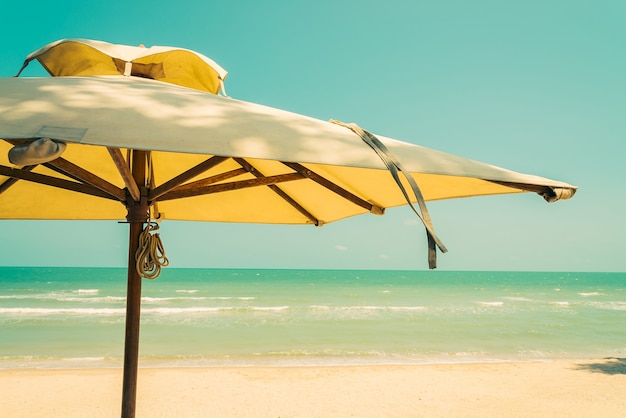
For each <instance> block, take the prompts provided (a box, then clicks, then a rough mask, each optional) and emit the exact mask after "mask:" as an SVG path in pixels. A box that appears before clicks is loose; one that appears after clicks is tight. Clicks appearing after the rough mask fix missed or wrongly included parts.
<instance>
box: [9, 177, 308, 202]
mask: <svg viewBox="0 0 626 418" xmlns="http://www.w3.org/2000/svg"><path fill="white" fill-rule="evenodd" d="M0 174H1V173H0ZM303 178H304V177H302V175H300V174H298V173H290V174H281V175H278V176H268V177H263V178H256V179H250V180H240V181H233V182H230V183H220V184H214V185H210V186H204V187H197V188H194V189H187V190H178V189H174V190H172V191H171V192H168V193H166V194H164V195H162V196H161V197H160V198H159V201H163V200H172V199H182V198H185V197H193V196H200V195H206V194H213V193H221V192H228V191H232V190H241V189H247V188H250V187H259V186H267V185H269V184H277V183H284V182H286V181H294V180H302V179H303Z"/></svg>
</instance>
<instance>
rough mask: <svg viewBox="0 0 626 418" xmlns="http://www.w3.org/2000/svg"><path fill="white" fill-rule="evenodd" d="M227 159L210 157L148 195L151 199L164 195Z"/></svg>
mask: <svg viewBox="0 0 626 418" xmlns="http://www.w3.org/2000/svg"><path fill="white" fill-rule="evenodd" d="M227 159H228V158H227V157H220V156H217V155H216V156H213V157H211V158H209V159H208V160H205V161H203V162H201V163H200V164H198V165H196V166H194V167H192V168H190V169H189V170H187V171H185V172H184V173H181V174H179V175H178V176H176V177H174V178H172V179H170V180H168V181H166V182H165V183H163V184H161V185H160V186H158V187H157V188H155V189H154V190H152V191H151V192H150V196H149V197H148V199H149V200H156V199H158V198H159V196H161V195H164V194H165V193H167V192H169V191H171V190H173V189H175V188H176V187H177V186H180V185H181V184H183V183H184V182H186V181H188V180H191V179H192V178H194V177H196V176H199V175H200V174H202V173H204V172H205V171H207V170H210V169H211V168H213V167H215V166H216V165H218V164H220V163H222V162H224V161H226V160H227Z"/></svg>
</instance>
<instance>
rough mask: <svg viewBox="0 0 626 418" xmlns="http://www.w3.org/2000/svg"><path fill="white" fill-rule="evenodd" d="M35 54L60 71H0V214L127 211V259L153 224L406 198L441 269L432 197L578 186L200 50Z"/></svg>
mask: <svg viewBox="0 0 626 418" xmlns="http://www.w3.org/2000/svg"><path fill="white" fill-rule="evenodd" d="M32 60H38V61H39V62H40V63H41V64H42V65H43V66H44V67H45V68H46V69H47V71H48V72H49V73H50V74H51V75H53V76H57V77H53V78H7V79H0V138H1V139H0V219H115V220H124V219H125V220H127V221H128V222H129V223H130V237H129V266H131V265H134V264H135V263H136V262H137V260H136V259H135V254H136V253H138V252H141V250H142V249H141V248H140V246H139V240H140V236H141V235H142V230H143V225H144V224H146V223H148V225H149V221H151V220H163V219H178V220H196V221H218V222H253V223H281V224H312V225H317V226H321V225H323V224H326V223H330V222H333V221H337V220H340V219H343V218H346V217H350V216H355V215H360V214H364V213H368V212H369V213H373V214H377V215H382V214H383V213H384V212H385V209H386V208H390V207H395V206H400V205H407V204H408V205H410V206H411V207H412V208H413V210H414V211H415V213H416V214H417V215H418V216H419V217H420V218H421V219H422V221H423V223H424V225H425V227H426V234H427V236H428V241H429V265H430V267H431V268H434V267H435V266H436V263H435V254H436V247H438V248H439V249H440V250H441V251H444V252H445V247H444V246H443V244H442V243H441V242H440V241H439V240H438V238H437V237H436V235H435V232H434V228H433V226H432V223H431V221H430V217H429V216H428V211H427V209H426V204H425V202H427V201H431V200H439V199H450V198H459V197H470V196H481V195H492V194H508V193H522V192H534V193H538V194H539V195H541V196H543V198H544V199H545V200H547V201H549V202H552V201H555V200H559V199H567V198H570V197H572V196H573V195H574V193H575V191H576V187H575V186H572V185H569V184H567V183H563V182H560V181H555V180H550V179H546V178H542V177H538V176H533V175H528V174H522V173H517V172H514V171H510V170H506V169H503V168H500V167H496V166H493V165H489V164H485V163H481V162H477V161H473V160H469V159H466V158H463V157H459V156H455V155H452V154H447V153H443V152H440V151H435V150H432V149H428V148H424V147H421V146H418V145H414V144H409V143H406V142H401V141H397V140H394V139H391V138H386V137H383V136H380V135H373V134H371V133H369V132H367V131H364V130H362V129H361V128H359V127H358V126H357V125H354V124H343V123H341V122H336V121H330V122H327V121H321V120H317V119H313V118H309V117H306V116H303V115H299V114H295V113H291V112H287V111H283V110H279V109H275V108H270V107H266V106H262V105H258V104H254V103H249V102H245V101H240V100H236V99H233V98H230V97H227V96H225V95H223V94H224V93H223V91H224V90H223V81H224V79H225V77H226V74H227V73H226V71H224V70H223V69H222V68H221V67H219V65H217V64H216V63H214V62H213V61H212V60H210V59H209V58H207V57H204V56H203V55H201V54H197V53H195V52H193V51H189V50H184V49H179V48H169V47H152V48H141V47H129V46H123V45H113V44H107V43H104V42H97V41H89V40H84V39H71V40H62V41H58V42H55V43H52V44H50V45H47V46H45V47H43V48H41V49H39V50H38V51H35V52H33V53H32V54H30V55H29V56H28V57H27V59H26V62H25V66H26V65H27V64H28V63H29V62H30V61H32ZM220 91H221V92H222V93H223V94H222V95H219V94H218V93H219V92H220ZM413 204H416V206H414V205H413ZM146 230H147V231H148V232H149V226H148V227H147V228H146ZM156 256H158V254H157V255H156ZM156 256H155V255H154V254H153V255H152V257H153V258H154V257H156ZM149 261H154V260H149ZM139 264H141V260H140V263H139ZM140 274H145V272H141V271H136V270H135V269H133V268H129V272H128V299H127V325H126V326H127V331H126V348H125V357H124V364H125V365H124V391H123V400H122V404H123V405H122V410H123V415H124V416H134V399H135V388H136V374H137V356H138V338H139V337H138V334H139V309H140V307H139V305H140V294H141V276H140ZM148 275H149V274H148Z"/></svg>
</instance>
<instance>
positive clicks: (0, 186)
mask: <svg viewBox="0 0 626 418" xmlns="http://www.w3.org/2000/svg"><path fill="white" fill-rule="evenodd" d="M35 167H37V166H36V165H27V166H24V167H22V168H21V170H22V171H31V170H32V169H33V168H35ZM18 181H19V179H17V178H15V177H9V178H8V179H7V180H6V181H4V182H3V183H2V184H0V194H2V193H4V192H5V191H7V189H8V188H9V187H11V186H13V185H14V184H15V183H17V182H18Z"/></svg>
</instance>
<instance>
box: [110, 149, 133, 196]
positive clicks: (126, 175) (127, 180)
mask: <svg viewBox="0 0 626 418" xmlns="http://www.w3.org/2000/svg"><path fill="white" fill-rule="evenodd" d="M107 150H108V151H109V154H111V158H113V162H114V163H115V166H116V167H117V169H118V171H119V172H120V175H121V176H122V179H123V180H124V184H125V185H126V188H127V189H128V193H130V196H131V197H132V198H133V200H134V201H135V202H139V200H140V199H141V193H140V192H139V187H138V186H137V183H135V179H134V178H133V175H132V173H131V172H130V168H129V167H128V164H127V163H126V160H125V159H124V156H123V155H122V151H120V149H119V148H113V147H107Z"/></svg>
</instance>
